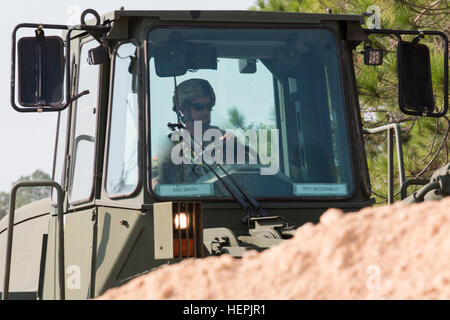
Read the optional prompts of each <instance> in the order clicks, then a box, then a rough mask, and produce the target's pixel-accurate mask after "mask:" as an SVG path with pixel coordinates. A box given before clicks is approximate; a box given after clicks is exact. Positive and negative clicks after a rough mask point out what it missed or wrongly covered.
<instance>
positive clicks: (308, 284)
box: [100, 197, 450, 300]
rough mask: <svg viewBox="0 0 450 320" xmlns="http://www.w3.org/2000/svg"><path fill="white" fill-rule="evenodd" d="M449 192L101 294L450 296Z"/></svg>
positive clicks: (326, 219)
mask: <svg viewBox="0 0 450 320" xmlns="http://www.w3.org/2000/svg"><path fill="white" fill-rule="evenodd" d="M449 266H450V197H447V198H445V199H443V200H441V201H428V202H424V203H420V204H414V205H411V206H406V205H404V204H401V203H397V204H394V205H392V206H384V207H379V208H366V209H363V210H361V211H359V212H355V213H349V214H345V215H344V214H343V213H342V211H340V210H337V209H330V210H328V211H327V212H326V213H325V214H324V215H323V216H322V217H321V220H320V223H319V224H317V225H313V224H311V223H308V224H306V225H304V226H302V227H300V228H299V229H298V230H297V231H296V233H295V236H294V237H293V238H292V239H290V240H287V241H285V242H283V243H282V244H280V245H277V246H275V247H272V248H270V249H268V250H266V251H264V252H261V253H258V252H255V251H249V252H248V253H247V254H246V255H245V256H244V257H243V258H242V259H234V258H232V257H230V256H229V255H223V256H220V257H208V258H205V259H188V260H185V261H183V262H181V263H178V264H174V265H170V266H165V267H163V268H160V269H157V270H155V271H153V272H150V273H148V274H146V275H143V276H140V277H138V278H136V279H134V280H132V281H130V282H129V283H127V284H126V285H124V286H122V287H119V288H114V289H111V290H109V291H107V292H106V293H105V294H104V295H103V296H101V297H100V299H188V300H195V299H224V300H228V299H238V300H239V299H243V300H245V299H252V300H261V299H273V300H279V299H450V267H449Z"/></svg>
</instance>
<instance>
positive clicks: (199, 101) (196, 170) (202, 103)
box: [152, 78, 231, 189]
mask: <svg viewBox="0 0 450 320" xmlns="http://www.w3.org/2000/svg"><path fill="white" fill-rule="evenodd" d="M173 102H174V106H173V111H174V112H176V113H177V112H179V116H180V117H179V120H180V121H181V123H182V124H183V126H184V129H182V130H186V131H187V133H189V135H190V138H191V143H190V146H189V145H188V146H186V148H184V149H183V152H184V156H186V155H187V154H188V155H189V156H190V157H191V160H192V161H191V163H189V164H186V163H185V162H183V163H176V162H177V161H174V159H173V156H174V154H173V152H172V151H173V147H174V144H176V143H178V142H177V140H178V141H180V140H179V139H180V138H178V139H177V138H174V135H175V134H177V132H173V133H171V134H169V136H168V137H169V138H168V139H167V142H168V143H167V144H165V146H164V148H163V149H162V152H160V153H159V154H158V159H157V175H156V177H154V178H153V179H152V187H153V189H155V188H156V185H157V184H158V183H161V184H173V183H179V182H182V183H193V182H195V181H196V180H197V179H198V178H200V177H201V176H203V175H204V174H205V173H207V172H208V171H209V169H208V168H207V167H206V166H205V165H204V164H203V163H199V162H200V161H198V160H197V161H194V160H195V159H196V158H197V157H198V156H199V155H198V154H197V153H195V149H196V148H195V144H196V143H199V141H201V142H200V143H199V144H201V147H202V148H203V149H204V148H205V147H206V148H208V147H210V146H207V145H211V144H214V142H209V141H207V142H205V141H203V139H202V136H203V134H204V133H205V131H207V130H210V129H214V130H218V131H219V132H220V136H221V137H220V139H221V140H222V141H223V140H225V139H228V138H230V137H231V135H228V134H227V133H226V132H225V131H223V130H221V129H220V128H218V127H215V126H211V124H210V123H211V110H212V108H213V107H214V105H215V103H216V96H215V94H214V90H213V88H212V86H211V85H210V83H209V82H208V81H207V80H204V79H196V78H195V79H189V80H185V81H183V82H182V83H180V84H179V85H178V86H177V87H176V90H175V93H174V96H173ZM177 108H178V110H177ZM200 134H201V137H198V136H199V135H200ZM182 137H183V136H182ZM182 137H181V139H182ZM169 142H170V143H169ZM197 150H198V148H197ZM200 156H202V155H200ZM222 156H224V155H222Z"/></svg>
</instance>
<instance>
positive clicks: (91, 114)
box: [70, 41, 99, 203]
mask: <svg viewBox="0 0 450 320" xmlns="http://www.w3.org/2000/svg"><path fill="white" fill-rule="evenodd" d="M97 45H98V43H97V42H96V41H90V42H87V43H85V44H84V45H83V46H82V47H81V53H80V66H79V79H78V92H81V91H84V90H86V89H89V92H90V93H89V94H88V95H84V96H82V97H81V98H79V99H78V100H77V101H76V104H75V108H76V111H75V139H74V143H73V156H72V168H71V169H72V175H71V188H70V201H71V202H72V203H74V202H77V201H80V200H87V199H89V198H90V196H91V194H92V187H93V182H94V161H95V158H94V156H95V139H94V137H95V130H96V113H97V97H98V73H99V66H98V65H89V64H88V63H87V56H88V51H89V49H91V48H94V47H96V46H97Z"/></svg>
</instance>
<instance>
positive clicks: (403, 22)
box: [250, 0, 450, 202]
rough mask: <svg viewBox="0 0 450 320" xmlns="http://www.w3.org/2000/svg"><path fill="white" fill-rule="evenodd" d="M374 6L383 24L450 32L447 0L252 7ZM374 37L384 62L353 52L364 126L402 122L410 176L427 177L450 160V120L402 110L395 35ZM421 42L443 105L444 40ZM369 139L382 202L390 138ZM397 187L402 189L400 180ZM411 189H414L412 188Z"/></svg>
mask: <svg viewBox="0 0 450 320" xmlns="http://www.w3.org/2000/svg"><path fill="white" fill-rule="evenodd" d="M372 5H376V6H378V7H379V8H380V13H381V17H380V18H381V19H380V20H381V28H383V29H403V30H437V31H442V32H444V33H445V34H447V36H448V37H450V19H449V15H450V4H449V2H448V0H434V1H426V0H419V1H416V0H415V1H412V0H389V1H388V0H352V1H350V0H338V1H331V0H319V1H317V0H258V1H256V3H255V5H254V6H253V7H252V8H250V9H252V10H263V11H293V12H304V13H308V12H310V13H326V12H327V9H328V8H330V9H331V10H332V12H333V13H337V14H358V15H359V14H361V13H363V12H366V11H367V9H368V7H369V6H372ZM366 19H367V18H366ZM366 22H367V20H366ZM363 27H365V26H363ZM412 38H413V36H403V39H404V40H406V41H411V40H412ZM370 40H371V41H372V45H373V47H376V48H382V49H383V50H384V60H383V64H382V65H381V66H377V67H373V66H365V65H364V63H363V59H362V55H361V54H360V53H359V52H362V51H363V50H364V49H363V44H361V45H359V46H358V47H357V48H356V50H355V51H354V64H355V74H356V78H357V90H358V93H359V102H360V107H361V112H362V114H361V116H362V119H363V126H364V127H365V128H373V127H377V126H380V125H383V124H387V123H395V122H397V123H401V124H402V125H401V126H402V142H403V153H404V161H405V174H406V179H408V178H419V177H420V178H426V177H429V176H431V174H432V173H433V171H435V170H436V169H438V168H439V167H441V166H442V165H444V164H445V163H447V162H448V148H449V142H448V139H447V138H448V132H449V120H448V118H447V117H444V118H440V119H429V118H421V117H410V116H406V115H404V114H403V113H401V112H400V109H399V108H398V95H397V90H398V87H397V83H398V82H397V74H396V58H397V57H396V41H397V39H396V38H395V37H391V36H381V35H372V36H370ZM421 43H424V44H426V45H427V46H428V47H429V48H430V55H431V71H432V81H433V89H434V96H435V102H436V107H437V108H442V105H443V98H444V97H443V95H442V88H443V63H444V62H443V59H444V57H443V49H444V42H443V40H442V39H441V38H440V37H425V39H423V40H421ZM365 140H366V151H367V156H368V164H369V171H370V176H371V181H372V187H373V191H374V194H375V197H376V200H377V202H384V201H386V195H387V151H386V138H385V135H384V134H377V135H369V136H365ZM394 159H396V155H395V158H394ZM394 162H395V161H394ZM395 168H396V167H395ZM396 190H400V186H399V185H398V184H397V185H396ZM409 191H413V190H412V188H411V190H409ZM397 198H399V195H398V194H397Z"/></svg>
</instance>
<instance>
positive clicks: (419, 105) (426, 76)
mask: <svg viewBox="0 0 450 320" xmlns="http://www.w3.org/2000/svg"><path fill="white" fill-rule="evenodd" d="M397 73H398V96H399V105H400V109H401V110H402V111H403V112H405V111H406V112H405V113H408V112H420V113H421V114H423V115H427V114H429V113H432V112H433V110H434V108H435V104H434V97H433V85H432V80H431V67H430V51H429V49H428V47H427V46H426V45H424V44H419V43H417V42H416V41H414V40H413V42H406V41H400V42H399V44H398V46H397Z"/></svg>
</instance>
